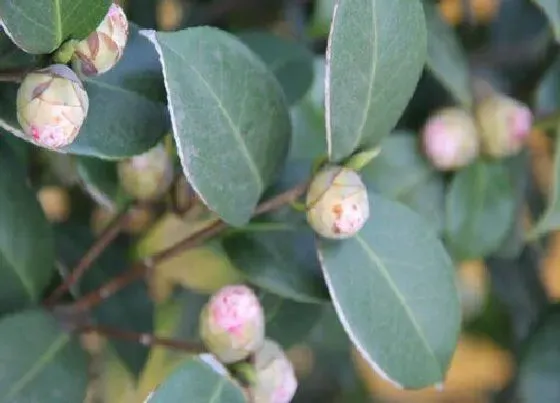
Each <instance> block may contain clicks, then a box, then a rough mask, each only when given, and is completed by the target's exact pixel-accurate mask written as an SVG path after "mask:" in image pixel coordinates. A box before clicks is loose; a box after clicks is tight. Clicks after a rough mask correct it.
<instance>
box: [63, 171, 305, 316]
mask: <svg viewBox="0 0 560 403" xmlns="http://www.w3.org/2000/svg"><path fill="white" fill-rule="evenodd" d="M307 187H308V183H307V182H304V183H301V184H299V185H297V186H295V187H293V188H291V189H289V190H287V191H286V192H284V193H280V194H279V195H276V196H275V197H273V198H272V199H270V200H267V201H265V202H263V203H261V204H260V205H259V206H258V207H257V209H256V210H255V213H254V214H253V217H256V216H259V215H262V214H265V213H268V212H271V211H273V210H276V209H278V208H280V207H282V206H284V205H286V204H289V203H292V202H294V201H296V200H297V199H299V198H300V197H301V196H302V195H303V194H304V193H305V191H306V190H307ZM227 228H228V225H227V224H226V223H225V222H223V221H216V222H215V223H212V224H211V225H209V226H207V227H206V228H203V229H202V230H200V231H198V232H196V233H194V234H192V235H191V236H189V237H187V238H185V239H183V240H181V241H179V242H177V243H176V244H175V245H173V246H171V247H169V248H167V249H165V250H163V251H161V252H159V253H157V254H155V255H153V256H151V257H148V258H145V259H143V260H142V261H140V262H137V263H136V264H135V265H134V266H133V267H132V268H131V269H130V270H127V271H126V272H124V273H123V274H121V275H120V276H118V277H115V278H113V279H112V280H111V281H109V282H108V283H106V284H104V285H103V286H102V287H100V288H98V289H97V290H95V291H92V292H90V293H89V294H86V295H84V296H83V297H82V298H80V299H79V300H78V301H76V303H75V304H74V305H73V309H76V310H82V311H85V310H90V309H91V308H93V307H95V306H97V305H98V304H100V303H101V302H103V301H104V300H105V299H107V298H109V297H110V296H112V295H114V294H115V293H116V292H118V291H120V290H121V289H122V288H124V287H126V286H127V285H129V284H131V283H133V282H134V281H136V280H139V279H141V278H143V277H145V276H146V275H148V274H149V271H150V270H151V269H153V268H154V267H155V266H157V265H158V264H160V263H162V262H164V261H166V260H168V259H170V258H173V257H175V256H177V255H178V254H179V253H181V252H184V251H185V250H188V249H192V248H195V247H197V246H200V245H202V244H203V243H204V242H205V241H207V240H208V239H210V238H212V237H214V236H216V235H218V234H220V233H221V232H222V231H224V230H226V229H227Z"/></svg>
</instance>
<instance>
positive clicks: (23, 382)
mask: <svg viewBox="0 0 560 403" xmlns="http://www.w3.org/2000/svg"><path fill="white" fill-rule="evenodd" d="M69 340H70V336H69V335H68V334H65V333H63V334H61V335H60V336H58V337H57V338H56V339H55V340H54V341H53V342H52V343H51V344H50V345H49V347H48V348H47V349H46V350H45V352H44V353H43V354H42V355H41V357H40V358H39V359H38V360H37V361H35V363H34V364H33V365H32V366H31V367H30V368H29V369H28V370H27V371H26V372H25V374H23V376H22V377H21V378H20V379H19V381H18V382H16V383H15V384H14V385H13V386H12V388H11V389H10V390H9V392H8V393H7V394H6V395H5V396H4V399H3V400H2V401H3V402H9V401H11V399H12V398H13V397H14V396H16V395H17V394H18V393H20V392H21V391H22V390H23V389H24V388H25V387H26V386H27V385H28V384H29V383H30V382H31V381H33V379H34V378H35V376H36V375H37V374H38V373H40V372H41V370H42V369H43V368H44V367H45V366H46V365H48V364H49V363H50V362H51V361H52V359H53V358H54V357H55V356H56V354H57V353H58V352H59V351H60V350H61V349H62V348H64V346H66V344H67V343H68V341H69Z"/></svg>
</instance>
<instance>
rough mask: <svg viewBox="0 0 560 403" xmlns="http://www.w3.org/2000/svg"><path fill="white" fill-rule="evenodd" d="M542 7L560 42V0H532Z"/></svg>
mask: <svg viewBox="0 0 560 403" xmlns="http://www.w3.org/2000/svg"><path fill="white" fill-rule="evenodd" d="M532 2H533V3H535V4H536V5H537V6H538V7H540V8H541V9H542V11H543V12H544V14H545V15H546V17H547V18H548V21H549V22H550V25H551V27H552V30H553V32H554V37H555V38H556V41H558V42H560V2H559V1H558V0H532Z"/></svg>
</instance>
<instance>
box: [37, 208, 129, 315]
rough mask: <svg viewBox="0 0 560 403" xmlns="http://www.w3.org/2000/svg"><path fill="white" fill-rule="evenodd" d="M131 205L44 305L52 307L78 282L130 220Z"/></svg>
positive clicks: (101, 236) (108, 228) (121, 213)
mask: <svg viewBox="0 0 560 403" xmlns="http://www.w3.org/2000/svg"><path fill="white" fill-rule="evenodd" d="M128 211H129V206H126V207H125V208H124V209H123V210H122V211H121V212H120V213H119V214H118V215H117V217H115V219H114V220H113V221H111V223H110V224H109V226H108V227H107V228H105V230H104V231H103V232H102V233H101V235H100V236H99V238H97V240H96V241H95V243H94V244H93V245H92V246H91V248H90V249H89V250H88V251H87V252H86V254H85V255H84V256H83V257H82V259H81V260H80V261H79V262H78V264H77V265H76V267H75V268H74V269H73V270H72V271H71V272H70V274H69V276H68V277H67V278H66V279H65V281H64V282H63V283H62V284H60V285H59V286H58V287H57V288H56V289H55V290H54V291H53V292H52V294H51V295H50V296H49V297H48V298H47V299H46V300H45V301H44V305H46V306H47V307H52V306H53V305H54V304H55V303H56V302H57V301H58V300H59V299H60V297H62V295H64V293H65V292H67V291H68V290H69V289H70V288H71V287H72V286H73V285H74V284H76V282H77V281H78V280H79V279H80V278H81V277H82V276H83V275H84V274H85V273H86V272H87V271H88V269H89V268H90V267H91V266H92V265H93V263H94V262H95V260H96V259H97V258H98V257H99V256H100V255H101V254H102V253H103V251H104V250H105V249H106V248H107V247H108V246H109V245H110V244H111V243H112V242H113V241H114V240H115V238H117V236H118V235H119V233H120V232H121V230H122V229H123V228H124V226H125V225H126V223H127V220H128Z"/></svg>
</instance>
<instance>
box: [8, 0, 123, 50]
mask: <svg viewBox="0 0 560 403" xmlns="http://www.w3.org/2000/svg"><path fill="white" fill-rule="evenodd" d="M111 3H112V1H111V0H85V1H84V0H82V1H76V0H0V16H2V25H3V26H4V29H5V30H6V33H7V34H8V35H9V36H10V38H11V39H12V40H13V41H14V43H15V44H16V45H18V46H19V47H20V48H21V49H23V50H25V51H26V52H27V53H33V54H43V53H51V52H53V51H55V50H56V49H58V47H59V46H60V45H61V44H62V43H64V42H65V41H66V40H68V39H79V40H80V39H84V38H86V37H87V36H88V35H89V34H90V33H91V32H92V31H94V30H95V28H97V26H98V25H99V23H100V22H101V21H102V20H103V18H104V17H105V15H106V14H107V11H109V6H110V5H111Z"/></svg>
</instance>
